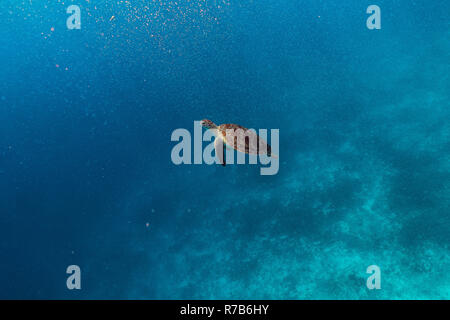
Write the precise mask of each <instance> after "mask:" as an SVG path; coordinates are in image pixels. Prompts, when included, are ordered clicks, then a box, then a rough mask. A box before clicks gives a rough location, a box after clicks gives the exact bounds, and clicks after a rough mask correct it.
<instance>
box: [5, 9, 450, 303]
mask: <svg viewBox="0 0 450 320" xmlns="http://www.w3.org/2000/svg"><path fill="white" fill-rule="evenodd" d="M70 4H75V5H79V6H80V8H81V21H82V25H81V29H80V30H68V29H67V27H66V19H67V17H68V16H69V15H68V14H67V13H66V8H67V7H68V6H69V5H70ZM371 4H376V5H378V6H379V7H380V8H381V30H368V29H367V27H366V19H367V17H368V16H369V15H368V14H366V8H367V7H368V6H369V5H371ZM449 14H450V3H449V2H446V1H425V0H417V1H410V0H401V1H381V0H377V1H376V2H375V1H366V0H351V1H350V0H346V1H331V0H330V1H306V0H303V1H302V0H296V1H288V0H266V1H250V0H242V1H232V0H224V1H221V0H218V1H214V0H209V1H200V0H191V1H187V0H184V1H183V0H179V1H163V0H159V1H150V0H130V1H106V0H103V1H94V0H91V1H87V0H74V1H64V2H63V1H59V0H58V1H56V0H52V1H50V0H41V1H38V0H33V1H31V0H30V1H17V0H2V1H1V3H0V298H3V299H4V298H19V299H24V298H30V299H47V298H56V299H73V298H77V299H78V298H82V299H91V298H100V299H108V298H124V299H129V298H137V299H161V298H164V299H172V298H175V299H197V298H202V299H211V298H222V299H258V298H264V299H286V298H289V299H418V298H421V299H423V298H429V299H448V298H449V297H450V273H449V270H450V256H449V246H450V216H449V215H450V153H449V151H450V125H449V120H450V76H449V75H450V20H449ZM112 16H114V18H113V19H112V20H111V17H112ZM110 20H111V21H110ZM204 118H208V119H211V120H213V121H214V122H216V123H217V124H221V123H237V124H240V125H244V126H246V127H249V128H257V129H258V128H268V129H270V128H279V129H280V170H279V173H278V174H277V175H273V176H261V175H260V174H259V166H257V165H256V166H255V165H240V166H238V165H234V166H233V165H229V166H226V167H222V166H220V165H212V166H208V165H180V166H176V165H174V164H173V163H172V161H171V158H170V153H171V149H172V147H173V146H174V143H173V142H171V141H170V136H171V133H172V131H173V130H175V129H177V128H186V129H189V130H193V121H194V120H201V119H204ZM147 223H148V226H147ZM72 264H76V265H79V266H80V268H81V272H82V278H81V279H82V280H81V283H82V289H81V290H78V291H77V290H72V291H71V290H68V289H67V288H66V278H67V277H68V275H67V274H66V272H65V271H66V268H67V266H68V265H72ZM373 264H375V265H378V266H379V267H380V269H381V289H380V290H368V289H367V287H366V279H367V277H368V276H369V275H368V274H366V268H367V267H368V266H369V265H373Z"/></svg>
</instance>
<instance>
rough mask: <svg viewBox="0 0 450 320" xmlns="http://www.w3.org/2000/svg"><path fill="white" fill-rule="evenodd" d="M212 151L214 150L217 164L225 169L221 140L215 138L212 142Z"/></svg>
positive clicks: (223, 146)
mask: <svg viewBox="0 0 450 320" xmlns="http://www.w3.org/2000/svg"><path fill="white" fill-rule="evenodd" d="M214 149H215V150H216V157H217V159H219V163H220V164H221V165H223V166H224V167H225V165H226V160H225V145H224V143H223V139H222V138H220V137H216V139H215V140H214Z"/></svg>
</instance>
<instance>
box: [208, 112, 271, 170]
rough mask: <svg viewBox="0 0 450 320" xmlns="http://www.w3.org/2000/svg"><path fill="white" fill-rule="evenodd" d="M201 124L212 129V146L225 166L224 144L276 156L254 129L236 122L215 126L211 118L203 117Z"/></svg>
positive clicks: (238, 149) (250, 152)
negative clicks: (213, 137) (213, 138)
mask: <svg viewBox="0 0 450 320" xmlns="http://www.w3.org/2000/svg"><path fill="white" fill-rule="evenodd" d="M200 123H201V125H202V126H203V127H205V128H207V129H209V130H213V133H214V136H215V140H214V148H215V150H216V155H217V157H218V159H219V161H220V163H221V164H222V165H223V166H225V164H226V161H225V157H224V152H223V150H224V145H226V146H228V147H230V148H233V149H235V150H237V151H240V152H244V153H248V154H252V155H257V154H261V155H263V154H266V155H268V156H269V157H274V158H275V157H276V155H274V154H272V150H271V147H270V145H269V144H268V143H267V142H266V141H264V140H263V139H262V138H260V137H259V136H258V135H257V134H256V132H255V131H254V130H249V129H247V128H245V127H243V126H240V125H237V124H221V125H220V126H217V125H216V124H215V123H214V122H212V121H211V120H207V119H204V120H202V121H201V122H200Z"/></svg>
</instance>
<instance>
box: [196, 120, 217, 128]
mask: <svg viewBox="0 0 450 320" xmlns="http://www.w3.org/2000/svg"><path fill="white" fill-rule="evenodd" d="M200 123H201V125H202V126H203V127H205V128H207V129H216V128H217V126H216V124H215V123H214V122H212V121H211V120H208V119H203V120H202V121H200Z"/></svg>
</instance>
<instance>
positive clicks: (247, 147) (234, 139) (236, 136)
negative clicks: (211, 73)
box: [219, 124, 271, 156]
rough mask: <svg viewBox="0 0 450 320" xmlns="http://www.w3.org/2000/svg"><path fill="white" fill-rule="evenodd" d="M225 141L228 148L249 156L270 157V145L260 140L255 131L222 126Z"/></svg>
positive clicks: (220, 128) (229, 125)
mask: <svg viewBox="0 0 450 320" xmlns="http://www.w3.org/2000/svg"><path fill="white" fill-rule="evenodd" d="M219 132H220V133H221V135H222V137H223V140H224V142H225V144H226V145H227V146H230V147H232V148H233V149H235V150H238V151H240V152H244V153H248V154H267V155H269V156H270V154H271V148H270V145H269V144H268V143H267V142H266V141H264V139H262V138H260V137H259V136H258V135H257V134H256V132H255V131H254V130H249V129H247V128H245V127H243V126H240V125H237V124H222V125H220V126H219Z"/></svg>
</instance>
